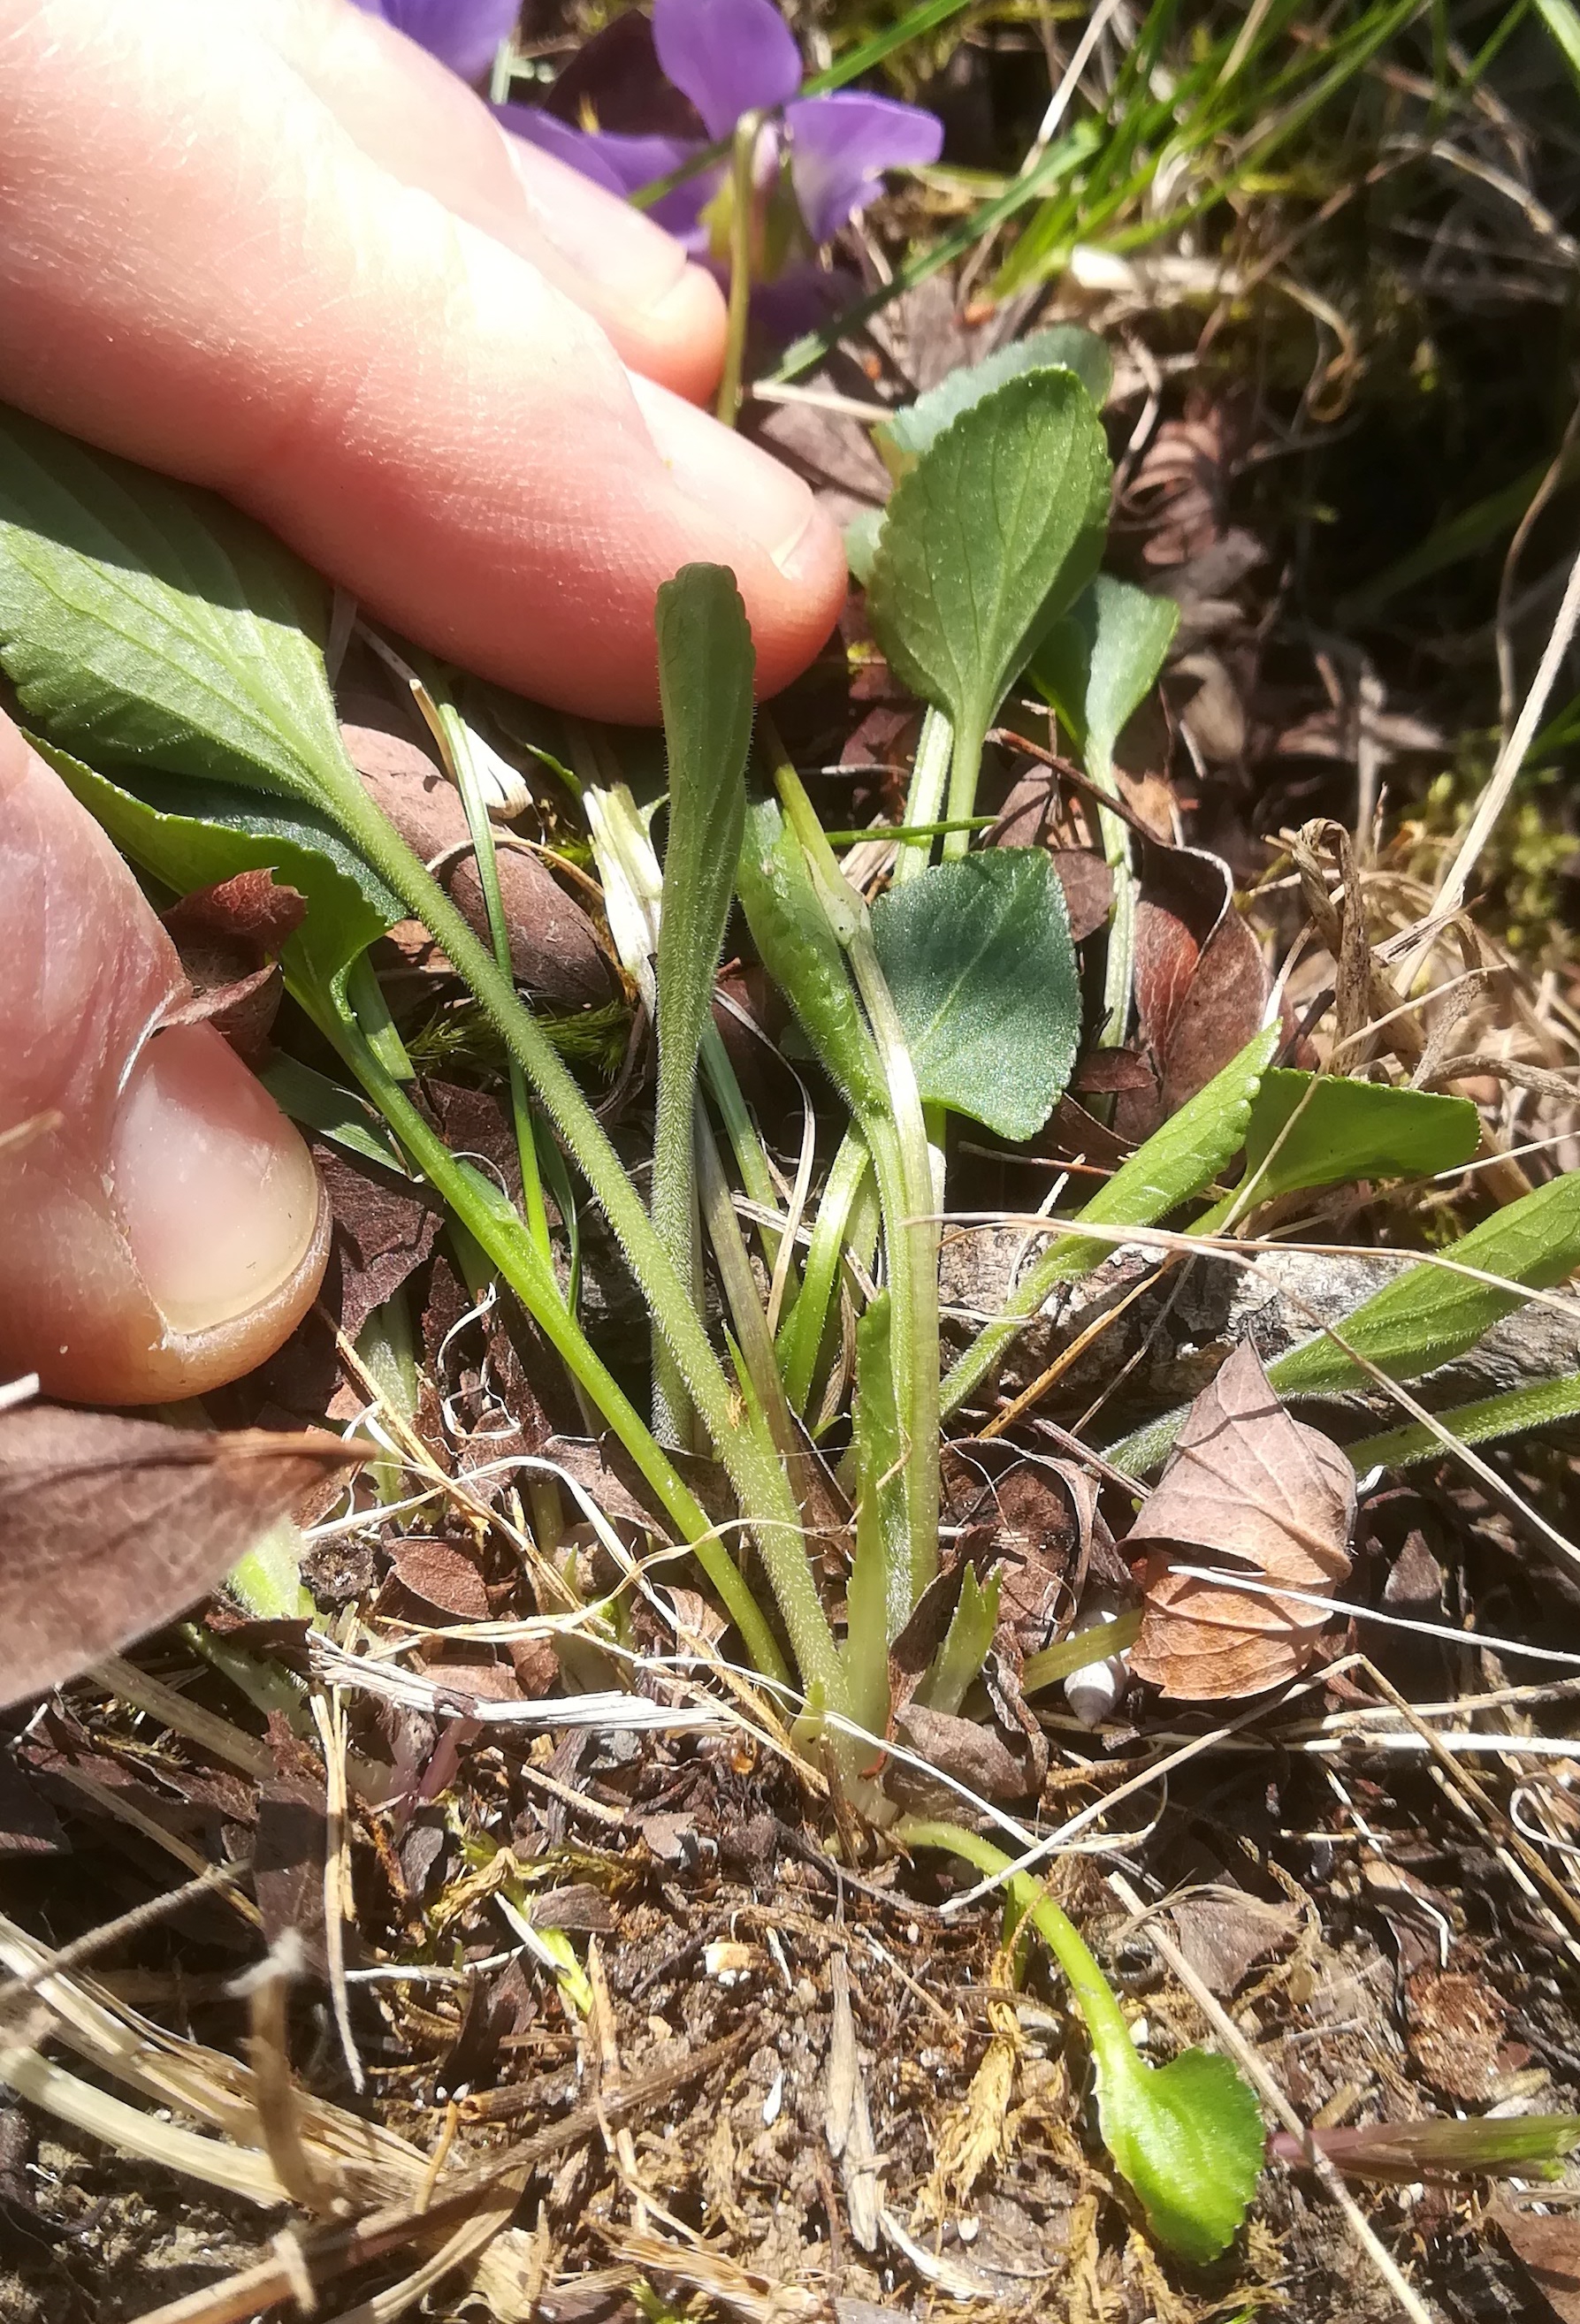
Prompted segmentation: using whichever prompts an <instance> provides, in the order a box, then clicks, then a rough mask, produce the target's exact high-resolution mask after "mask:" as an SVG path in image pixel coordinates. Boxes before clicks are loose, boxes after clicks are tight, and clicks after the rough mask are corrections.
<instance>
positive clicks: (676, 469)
mask: <svg viewBox="0 0 1580 2324" xmlns="http://www.w3.org/2000/svg"><path fill="white" fill-rule="evenodd" d="M632 385H633V392H634V393H635V396H636V400H637V402H638V405H639V406H640V408H641V410H642V418H643V420H645V421H646V423H647V428H648V431H649V433H650V435H651V438H652V439H653V442H654V444H655V446H656V447H657V449H658V452H659V456H660V457H661V460H662V461H663V463H664V466H665V468H666V470H667V471H668V474H669V477H670V482H671V484H674V485H675V486H676V487H677V489H678V490H679V492H680V493H683V494H684V495H685V497H686V499H687V501H688V503H691V504H692V506H693V507H698V508H701V509H702V510H704V511H706V512H707V515H708V516H709V518H711V519H712V520H713V522H714V524H715V525H716V526H717V527H718V528H719V530H720V532H721V535H722V538H721V540H720V545H719V549H718V550H717V551H716V555H717V556H718V558H719V561H720V562H723V563H725V564H728V565H730V566H731V567H733V568H734V571H735V578H736V580H737V582H738V583H739V584H740V587H741V592H742V595H743V596H744V600H745V604H746V612H747V615H748V617H749V619H750V621H751V623H752V635H753V642H754V643H755V646H756V649H757V691H758V693H759V694H760V695H763V696H766V695H772V694H777V693H778V692H779V691H780V689H781V687H785V686H788V685H789V684H790V681H791V679H792V678H798V677H799V675H800V673H801V671H802V670H804V669H806V668H807V666H808V663H809V662H811V661H812V660H813V659H814V658H815V656H816V655H817V653H818V649H819V648H820V647H821V645H822V644H823V642H824V641H825V639H826V638H827V636H828V633H829V632H830V631H831V630H832V629H833V627H834V625H835V623H836V621H837V620H838V619H839V614H840V610H841V608H842V606H843V605H844V604H845V592H846V573H845V546H844V543H843V541H842V540H841V539H840V535H839V530H838V527H837V526H836V524H835V523H834V521H833V520H832V519H831V518H830V517H829V515H828V514H827V511H826V510H824V509H823V508H822V507H821V506H820V505H819V503H818V501H817V500H816V499H815V497H814V496H813V493H812V492H811V489H810V487H809V486H808V484H805V483H804V482H803V481H802V479H801V478H800V477H799V476H797V475H793V474H792V473H791V472H790V469H789V468H786V467H782V466H781V465H780V463H779V462H778V461H777V460H775V459H774V458H772V456H771V455H770V454H768V453H766V452H764V451H762V450H761V449H760V448H759V447H758V446H756V445H755V444H753V443H751V442H749V441H748V440H747V438H745V437H744V436H741V435H738V434H736V433H735V432H734V431H733V430H732V429H727V428H722V427H720V426H719V424H718V423H717V421H716V420H711V419H709V418H708V417H707V415H706V414H705V413H702V412H699V411H696V410H692V409H691V407H690V406H689V405H688V404H685V403H682V402H680V401H679V400H678V399H677V398H675V397H673V396H671V395H666V394H665V393H663V392H661V390H659V389H657V388H655V387H653V386H652V385H651V383H648V382H646V381H643V380H640V379H638V380H633V383H632Z"/></svg>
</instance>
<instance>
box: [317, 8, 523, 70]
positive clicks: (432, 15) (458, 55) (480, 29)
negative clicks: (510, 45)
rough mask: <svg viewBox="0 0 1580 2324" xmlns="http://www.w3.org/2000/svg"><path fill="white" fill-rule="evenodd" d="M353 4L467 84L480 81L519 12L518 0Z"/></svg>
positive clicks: (512, 30)
mask: <svg viewBox="0 0 1580 2324" xmlns="http://www.w3.org/2000/svg"><path fill="white" fill-rule="evenodd" d="M356 6H357V7H359V8H360V9H362V10H363V11H364V13H365V14H367V15H369V16H382V17H383V20H384V22H385V23H386V24H393V26H394V27H395V30H396V31H397V32H404V33H405V34H406V36H407V38H408V39H409V40H412V41H415V42H417V44H418V46H419V47H420V48H424V49H426V50H427V51H429V53H430V56H436V57H437V58H438V59H439V62H440V63H441V64H446V65H448V67H449V69H450V70H451V71H452V72H455V73H459V74H460V76H461V78H462V79H463V80H470V81H478V80H481V79H482V78H483V76H484V74H485V72H486V71H487V70H488V69H489V67H490V66H491V65H492V64H493V62H494V52H495V51H496V50H497V49H498V47H499V44H500V42H502V41H503V40H504V38H505V36H506V34H507V33H509V32H514V30H515V23H516V18H517V17H518V16H519V15H520V14H521V0H356Z"/></svg>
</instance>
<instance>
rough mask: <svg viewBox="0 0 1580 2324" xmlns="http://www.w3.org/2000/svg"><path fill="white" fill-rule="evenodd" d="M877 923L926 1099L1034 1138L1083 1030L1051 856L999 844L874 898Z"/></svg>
mask: <svg viewBox="0 0 1580 2324" xmlns="http://www.w3.org/2000/svg"><path fill="white" fill-rule="evenodd" d="M872 918H873V944H874V945H875V946H876V948H877V954H878V961H879V964H880V966H881V967H882V971H883V974H884V977H885V979H886V980H887V982H888V985H889V990H890V991H891V992H892V994H893V996H894V1006H895V1008H896V1009H897V1010H899V1012H900V1021H901V1025H902V1026H903V1028H904V1030H905V1038H906V1046H907V1047H909V1049H910V1056H911V1062H912V1064H913V1065H914V1066H915V1068H916V1078H917V1086H918V1087H919V1090H920V1092H921V1094H922V1097H923V1098H924V1099H925V1100H927V1101H928V1102H929V1103H933V1104H938V1105H947V1106H949V1107H952V1108H953V1110H954V1111H956V1113H965V1114H969V1115H970V1117H971V1119H972V1120H974V1121H980V1122H984V1123H985V1125H986V1126H987V1128H988V1129H990V1130H996V1131H997V1132H998V1134H999V1136H1000V1137H1001V1138H1030V1137H1031V1136H1032V1135H1033V1134H1034V1133H1035V1132H1036V1131H1037V1130H1040V1129H1041V1127H1042V1125H1043V1123H1044V1122H1045V1121H1046V1120H1048V1117H1049V1114H1050V1113H1051V1112H1052V1111H1053V1109H1054V1107H1055V1105H1056V1104H1057V1103H1058V1099H1059V1097H1060V1095H1061V1093H1062V1092H1063V1090H1064V1086H1065V1084H1066V1082H1067V1079H1068V1078H1069V1071H1070V1067H1071V1065H1073V1063H1074V1062H1075V1054H1076V1039H1077V1037H1078V1035H1079V1032H1080V1022H1081V1003H1080V990H1079V982H1078V977H1077V972H1076V953H1075V946H1074V945H1073V944H1072V943H1071V941H1070V929H1069V919H1068V917H1067V913H1066V910H1065V900H1064V890H1063V889H1062V888H1061V887H1060V885H1059V882H1058V874H1057V873H1056V872H1055V871H1054V869H1053V866H1052V864H1051V863H1050V862H1049V859H1048V857H1047V856H1046V855H1045V854H1043V853H1042V852H1041V851H1040V850H1039V849H1036V848H1021V847H1005V848H995V849H990V850H988V851H987V852H985V853H982V854H979V855H965V856H962V857H960V858H959V859H958V861H956V862H953V863H940V864H936V865H935V866H934V867H933V868H932V869H931V870H930V871H924V872H923V873H922V875H921V877H920V878H919V880H912V881H909V882H908V883H907V884H906V885H905V886H904V887H902V888H893V889H891V890H890V891H889V892H888V894H887V895H885V896H882V897H880V898H879V899H878V900H877V902H876V903H875V904H874V905H873V914H872Z"/></svg>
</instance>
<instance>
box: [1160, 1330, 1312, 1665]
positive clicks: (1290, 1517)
mask: <svg viewBox="0 0 1580 2324" xmlns="http://www.w3.org/2000/svg"><path fill="white" fill-rule="evenodd" d="M1354 1513H1355V1476H1354V1470H1353V1469H1352V1468H1351V1466H1350V1464H1349V1462H1348V1461H1347V1460H1346V1459H1345V1458H1344V1454H1343V1452H1340V1450H1339V1448H1338V1446H1337V1445H1336V1444H1335V1443H1332V1442H1331V1441H1330V1440H1329V1439H1328V1438H1327V1437H1326V1436H1324V1435H1323V1434H1321V1432H1320V1431H1319V1430H1317V1429H1315V1428H1308V1427H1307V1425H1306V1424H1305V1423H1304V1422H1303V1421H1299V1420H1296V1419H1295V1418H1294V1417H1293V1416H1292V1415H1291V1414H1289V1413H1288V1412H1286V1411H1285V1409H1284V1407H1283V1406H1282V1405H1281V1404H1280V1402H1279V1400H1278V1398H1277V1397H1276V1396H1275V1395H1274V1394H1273V1392H1272V1389H1271V1388H1270V1387H1269V1386H1268V1380H1267V1374H1266V1373H1265V1372H1264V1371H1263V1370H1262V1368H1261V1361H1260V1360H1259V1359H1258V1357H1257V1353H1256V1351H1255V1349H1254V1348H1253V1347H1252V1346H1251V1344H1250V1342H1243V1344H1242V1345H1241V1346H1240V1347H1238V1348H1236V1349H1235V1351H1234V1354H1233V1355H1232V1356H1231V1357H1230V1358H1229V1360H1228V1361H1227V1363H1225V1364H1224V1367H1223V1369H1221V1370H1220V1372H1219V1373H1218V1375H1217V1377H1216V1379H1215V1380H1214V1381H1213V1382H1212V1384H1211V1386H1210V1387H1208V1388H1204V1389H1203V1391H1202V1393H1201V1395H1200V1396H1198V1397H1197V1399H1196V1402H1195V1403H1194V1404H1193V1405H1192V1406H1191V1407H1190V1411H1189V1414H1188V1416H1187V1419H1186V1422H1185V1425H1184V1426H1183V1427H1182V1428H1181V1430H1180V1432H1179V1437H1178V1443H1176V1445H1175V1448H1174V1452H1173V1455H1172V1457H1171V1459H1170V1460H1169V1465H1168V1467H1167V1468H1166V1469H1165V1470H1164V1471H1163V1474H1162V1476H1161V1477H1160V1480H1159V1481H1158V1485H1157V1488H1156V1489H1155V1490H1154V1492H1153V1494H1152V1496H1151V1499H1150V1500H1149V1501H1148V1502H1147V1504H1146V1507H1145V1508H1143V1510H1142V1511H1141V1516H1140V1517H1138V1518H1137V1520H1136V1523H1135V1525H1134V1526H1133V1527H1132V1531H1131V1534H1130V1536H1129V1539H1128V1541H1127V1543H1126V1545H1125V1546H1126V1547H1127V1549H1129V1550H1130V1551H1131V1552H1132V1554H1134V1553H1136V1552H1138V1551H1139V1552H1141V1553H1143V1554H1144V1563H1145V1570H1144V1572H1143V1573H1142V1575H1141V1587H1142V1591H1143V1594H1144V1597H1145V1600H1146V1606H1145V1612H1144V1615H1143V1618H1142V1623H1141V1637H1140V1638H1139V1639H1138V1640H1137V1641H1136V1645H1135V1648H1134V1650H1133V1652H1132V1655H1131V1667H1132V1670H1133V1671H1134V1673H1135V1674H1136V1676H1137V1677H1138V1678H1142V1679H1145V1680H1147V1681H1148V1683H1150V1684H1151V1685H1153V1686H1156V1687H1160V1688H1161V1690H1162V1692H1163V1693H1164V1694H1166V1695H1171V1696H1173V1697H1175V1698H1177V1699H1181V1700H1184V1701H1193V1702H1206V1701H1224V1700H1226V1699H1231V1698H1237V1697H1240V1696H1243V1695H1249V1694H1260V1693H1261V1692H1263V1690H1264V1689H1265V1688H1267V1687H1270V1686H1277V1685H1279V1684H1280V1683H1282V1682H1283V1681H1284V1680H1286V1679H1290V1678H1293V1677H1295V1676H1296V1674H1298V1672H1300V1671H1302V1670H1304V1669H1305V1668H1306V1666H1307V1664H1308V1663H1309V1662H1310V1661H1311V1659H1312V1657H1313V1655H1315V1653H1316V1651H1317V1637H1318V1636H1319V1634H1320V1632H1321V1629H1322V1627H1323V1624H1324V1622H1325V1620H1326V1615H1325V1614H1324V1613H1323V1612H1322V1611H1321V1609H1319V1608H1317V1607H1314V1606H1310V1605H1307V1604H1305V1603H1304V1602H1302V1601H1301V1600H1298V1599H1294V1598H1279V1597H1271V1596H1268V1595H1265V1594H1263V1593H1262V1592H1261V1591H1257V1592H1256V1593H1254V1594H1253V1593H1252V1592H1251V1591H1243V1590H1236V1589H1235V1588H1234V1585H1233V1583H1231V1582H1200V1581H1197V1580H1195V1579H1193V1578H1192V1577H1191V1576H1189V1575H1187V1574H1183V1573H1177V1572H1174V1570H1173V1569H1174V1567H1175V1565H1176V1564H1184V1563H1188V1564H1192V1565H1198V1564H1206V1565H1211V1566H1214V1567H1215V1568H1224V1567H1229V1568H1243V1569H1244V1571H1245V1572H1246V1573H1247V1574H1248V1575H1254V1576H1255V1577H1256V1579H1257V1580H1258V1581H1259V1582H1275V1583H1277V1582H1282V1583H1284V1584H1285V1585H1286V1586H1287V1587H1288V1588H1289V1589H1291V1590H1301V1591H1311V1592H1314V1593H1322V1592H1324V1591H1326V1590H1327V1589H1329V1588H1331V1587H1332V1585H1333V1584H1334V1583H1335V1582H1341V1581H1342V1580H1343V1579H1344V1575H1345V1574H1346V1573H1348V1572H1349V1570H1350V1553H1349V1537H1350V1526H1351V1522H1352V1520H1353V1518H1354Z"/></svg>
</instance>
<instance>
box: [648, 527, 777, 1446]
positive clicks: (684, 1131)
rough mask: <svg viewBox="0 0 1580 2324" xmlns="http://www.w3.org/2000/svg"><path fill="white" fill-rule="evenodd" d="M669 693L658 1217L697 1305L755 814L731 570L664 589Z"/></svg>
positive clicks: (665, 691)
mask: <svg viewBox="0 0 1580 2324" xmlns="http://www.w3.org/2000/svg"><path fill="white" fill-rule="evenodd" d="M656 626H657V630H658V647H659V691H660V695H661V698H662V702H663V711H664V739H665V742H666V743H667V745H668V749H669V766H670V831H669V840H668V844H666V846H665V849H664V874H663V890H662V896H661V903H660V913H659V945H658V1040H659V1081H658V1102H657V1107H656V1111H655V1115H654V1122H653V1183H652V1203H651V1215H652V1222H653V1226H654V1228H655V1230H656V1231H657V1233H658V1237H659V1240H660V1241H661V1243H662V1244H663V1246H664V1249H665V1250H666V1251H667V1252H668V1253H669V1256H670V1261H671V1263H672V1264H673V1266H674V1268H675V1271H676V1273H677V1274H678V1275H679V1277H680V1280H681V1282H682V1283H683V1284H684V1285H685V1286H686V1288H687V1291H688V1293H689V1295H690V1296H691V1297H692V1298H693V1300H695V1298H696V1296H697V1285H696V1280H695V1262H694V1251H695V1245H696V1212H697V1187H696V1167H695V1164H694V1161H693V1148H692V1140H691V1128H692V1111H693V1103H694V1101H695V1098H696V1094H697V1065H698V1056H700V1054H701V1049H702V1037H703V1034H704V1032H705V1030H706V1029H707V1026H708V1025H709V1024H710V1023H711V1022H712V1010H713V983H714V977H715V975H716V973H717V970H718V961H719V952H720V949H721V948H722V946H723V944H724V935H725V921H726V920H727V919H728V918H729V912H730V899H731V897H732V896H733V895H734V893H735V866H736V862H737V860H738V858H739V856H740V853H741V833H742V829H743V827H744V822H745V816H746V779H745V778H746V753H747V752H748V750H749V749H750V748H751V743H752V680H753V674H754V672H755V670H756V667H757V657H756V655H755V653H754V652H753V647H752V632H751V630H750V628H749V627H748V626H747V622H746V609H745V607H744V605H743V604H742V603H741V598H740V594H739V592H738V591H737V589H736V587H735V580H734V577H733V576H731V575H730V574H729V573H727V572H726V571H725V567H723V566H722V565H688V566H686V567H684V568H683V569H682V570H681V571H680V572H679V573H678V574H676V576H675V577H674V579H673V580H672V581H666V582H665V583H664V585H663V586H662V587H661V589H660V591H659V595H658V606H657V613H656ZM654 1342H655V1344H654V1350H653V1360H654V1378H655V1380H656V1382H657V1385H658V1391H659V1395H660V1397H661V1404H662V1409H663V1413H664V1416H665V1418H666V1419H667V1421H668V1422H669V1423H670V1425H671V1426H675V1427H678V1426H679V1420H680V1416H681V1414H682V1413H683V1411H684V1410H685V1399H684V1395H683V1391H682V1389H681V1388H680V1383H679V1371H678V1370H677V1369H675V1368H674V1365H673V1360H672V1358H671V1357H670V1354H669V1351H668V1349H667V1348H666V1347H665V1345H664V1342H663V1340H662V1337H661V1334H659V1333H657V1332H656V1330H655V1334H654Z"/></svg>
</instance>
